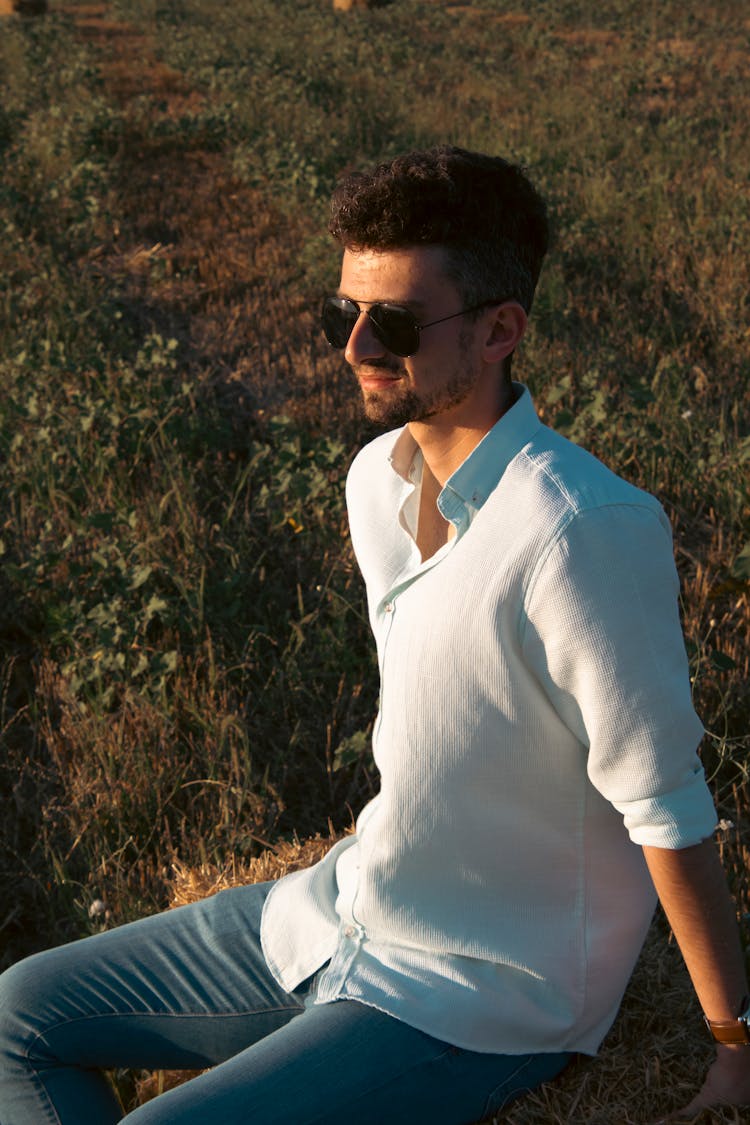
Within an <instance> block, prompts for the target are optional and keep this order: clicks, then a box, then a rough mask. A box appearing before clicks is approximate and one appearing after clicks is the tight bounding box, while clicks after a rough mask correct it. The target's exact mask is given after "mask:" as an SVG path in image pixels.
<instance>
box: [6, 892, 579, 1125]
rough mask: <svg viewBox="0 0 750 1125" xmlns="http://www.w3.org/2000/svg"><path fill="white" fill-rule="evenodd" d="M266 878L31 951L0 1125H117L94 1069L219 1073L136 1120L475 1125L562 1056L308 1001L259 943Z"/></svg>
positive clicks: (18, 997)
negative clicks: (271, 964)
mask: <svg viewBox="0 0 750 1125" xmlns="http://www.w3.org/2000/svg"><path fill="white" fill-rule="evenodd" d="M268 889H269V884H262V885H255V886H250V887H242V888H237V889H234V890H230V891H224V892H222V893H221V894H219V895H216V896H215V897H213V898H209V899H206V900H204V901H202V902H198V903H194V904H192V905H190V906H185V907H181V908H180V909H177V910H173V911H168V912H167V913H164V914H159V915H154V916H153V917H151V918H146V919H144V920H143V921H140V922H134V923H132V924H130V925H127V926H121V927H119V928H117V929H114V930H110V931H108V932H106V933H103V934H98V935H96V936H95V937H91V938H87V939H85V940H84V941H79V942H74V943H72V944H70V945H65V946H61V947H60V948H58V949H53V950H50V951H48V952H46V953H40V954H37V955H35V956H34V957H30V958H28V959H27V960H25V961H22V962H20V963H19V964H17V965H14V966H13V967H12V968H11V969H9V970H8V971H7V972H6V973H5V974H3V976H2V977H0V1125H84V1123H85V1125H110V1123H111V1122H115V1121H119V1120H121V1118H122V1112H121V1109H120V1107H119V1105H118V1104H117V1100H116V1098H115V1097H114V1094H113V1092H112V1089H111V1087H110V1085H109V1083H108V1081H107V1080H106V1079H105V1078H104V1076H103V1075H102V1074H101V1073H100V1068H114V1067H145V1068H149V1069H164V1068H199V1067H213V1069H212V1070H210V1071H208V1072H207V1073H205V1074H202V1075H200V1076H199V1077H197V1078H194V1079H193V1080H191V1081H190V1082H188V1083H186V1084H184V1085H183V1086H180V1087H178V1088H176V1089H175V1090H171V1091H168V1092H167V1093H165V1094H162V1095H161V1096H159V1097H158V1098H156V1099H154V1100H153V1101H152V1102H149V1103H147V1104H146V1105H144V1106H141V1107H140V1108H139V1109H137V1110H135V1111H134V1112H133V1113H131V1114H128V1116H127V1118H126V1120H127V1122H132V1123H133V1125H167V1123H172V1122H175V1123H176V1122H180V1123H181V1125H210V1123H211V1122H216V1123H217V1125H219V1123H220V1125H240V1123H242V1125H250V1123H252V1125H276V1123H278V1125H282V1123H284V1125H313V1123H323V1122H334V1121H340V1120H342V1119H344V1118H345V1119H346V1120H349V1121H352V1122H354V1123H355V1125H367V1123H370V1122H371V1123H372V1125H376V1123H377V1125H382V1122H383V1121H388V1122H391V1123H395V1125H398V1123H399V1122H404V1123H406V1122H409V1123H410V1125H415V1123H418V1122H420V1121H423V1120H424V1121H425V1122H426V1121H429V1122H430V1123H431V1125H432V1123H434V1125H440V1123H446V1125H447V1123H461V1122H465V1123H469V1122H472V1121H476V1120H478V1119H480V1118H481V1117H482V1116H484V1115H486V1114H489V1113H491V1112H494V1111H496V1110H497V1109H498V1108H499V1107H500V1106H502V1105H503V1104H505V1103H506V1102H508V1101H510V1100H512V1099H513V1097H516V1096H517V1095H518V1094H519V1093H522V1092H524V1091H525V1090H528V1089H531V1088H533V1087H534V1086H536V1085H538V1084H539V1083H541V1082H544V1081H546V1080H547V1079H549V1078H551V1077H553V1076H554V1075H555V1074H556V1073H557V1072H558V1071H559V1070H561V1069H562V1067H563V1066H564V1065H565V1063H566V1062H567V1059H568V1057H569V1056H568V1055H566V1054H555V1055H537V1056H534V1055H521V1056H502V1055H486V1054H478V1053H476V1052H472V1051H466V1050H461V1049H459V1048H456V1047H452V1046H451V1045H449V1044H448V1043H444V1042H441V1041H440V1040H437V1039H433V1038H432V1037H431V1036H429V1035H425V1034H424V1033H423V1032H420V1031H416V1030H414V1029H413V1028H411V1027H409V1026H407V1025H406V1024H404V1023H401V1022H400V1021H399V1020H396V1019H394V1018H393V1017H392V1016H389V1015H387V1014H386V1013H384V1012H381V1011H378V1010H377V1009H376V1008H371V1007H368V1006H365V1005H363V1004H359V1003H357V1002H356V1001H347V1000H343V1001H336V1002H335V1003H332V1004H324V1005H311V1006H308V1007H305V999H306V996H307V993H308V991H309V986H310V981H306V982H304V983H303V984H302V985H301V986H300V987H299V988H298V989H296V990H295V991H294V992H292V993H287V992H284V991H283V990H282V989H281V988H280V987H279V986H278V985H277V984H276V982H275V981H274V979H273V977H272V976H271V974H270V973H269V972H268V970H267V968H266V965H265V961H264V959H263V955H262V953H261V949H260V939H259V930H260V915H261V909H262V905H263V902H264V900H265V897H266V894H267V893H268Z"/></svg>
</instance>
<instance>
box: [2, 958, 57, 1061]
mask: <svg viewBox="0 0 750 1125" xmlns="http://www.w3.org/2000/svg"><path fill="white" fill-rule="evenodd" d="M43 956H44V955H43V954H35V955H33V956H32V957H27V958H26V959H25V960H23V961H17V962H16V964H15V965H11V967H10V968H9V969H6V970H5V972H4V973H2V974H0V1057H3V1058H9V1057H12V1056H17V1055H18V1054H23V1055H24V1056H25V1055H26V1054H27V1051H28V1048H29V1045H30V1044H31V1043H32V1042H33V1041H34V1040H36V1039H38V1038H39V1035H40V1032H41V1031H42V1029H43V1024H44V1009H45V1007H46V1004H45V1002H44V997H43V992H44V986H43V981H44V978H45V977H46V976H47V974H46V972H42V971H40V969H41V965H40V960H41V958H42V957H43Z"/></svg>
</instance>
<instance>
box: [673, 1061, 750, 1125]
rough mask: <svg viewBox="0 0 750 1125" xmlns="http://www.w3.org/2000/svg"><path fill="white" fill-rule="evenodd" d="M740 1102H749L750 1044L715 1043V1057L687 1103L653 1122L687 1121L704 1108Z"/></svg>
mask: <svg viewBox="0 0 750 1125" xmlns="http://www.w3.org/2000/svg"><path fill="white" fill-rule="evenodd" d="M743 1105H750V1047H748V1046H740V1047H724V1046H722V1045H721V1044H719V1045H717V1048H716V1060H715V1062H714V1063H713V1065H712V1066H711V1068H710V1070H709V1072H708V1074H707V1075H706V1080H705V1082H704V1083H703V1085H702V1087H701V1089H700V1091H699V1092H698V1093H697V1094H696V1096H695V1097H694V1098H693V1100H692V1101H691V1102H690V1104H689V1105H686V1106H685V1108H684V1109H680V1110H678V1111H676V1112H675V1113H670V1114H669V1116H667V1117H662V1118H660V1120H659V1121H656V1122H654V1125H666V1122H668V1121H674V1122H677V1121H690V1120H691V1118H695V1117H696V1115H697V1114H699V1113H700V1112H701V1111H702V1110H704V1109H714V1108H718V1107H720V1106H743Z"/></svg>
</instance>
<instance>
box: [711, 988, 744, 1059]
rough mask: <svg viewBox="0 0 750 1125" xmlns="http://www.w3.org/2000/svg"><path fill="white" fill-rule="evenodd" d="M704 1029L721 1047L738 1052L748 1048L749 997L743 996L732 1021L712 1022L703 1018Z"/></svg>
mask: <svg viewBox="0 0 750 1125" xmlns="http://www.w3.org/2000/svg"><path fill="white" fill-rule="evenodd" d="M704 1019H705V1021H706V1027H707V1028H708V1030H709V1031H710V1033H711V1035H712V1036H713V1037H714V1039H715V1040H716V1042H717V1043H718V1044H719V1045H720V1046H721V1047H725V1048H728V1049H731V1050H735V1051H736V1050H738V1049H741V1048H743V1047H748V1046H750V997H748V996H745V997H744V999H743V1000H742V1003H741V1004H740V1006H739V1010H738V1012H737V1015H736V1016H735V1017H734V1019H730V1020H724V1019H722V1020H713V1019H709V1018H708V1017H707V1016H704Z"/></svg>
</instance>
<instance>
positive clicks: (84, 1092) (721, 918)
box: [0, 148, 750, 1125]
mask: <svg viewBox="0 0 750 1125" xmlns="http://www.w3.org/2000/svg"><path fill="white" fill-rule="evenodd" d="M331 230H332V232H333V234H334V235H335V236H336V237H337V239H338V240H339V242H340V243H341V245H342V246H343V263H342V271H341V285H340V289H339V293H338V295H337V296H335V297H331V298H328V299H327V300H326V302H325V304H324V307H323V325H324V330H325V332H326V335H327V338H328V340H329V342H330V343H331V344H332V345H333V346H334V347H336V348H340V349H343V350H344V353H345V357H346V360H347V362H348V363H349V364H350V365H351V367H352V369H353V371H354V373H355V375H356V377H357V379H358V381H359V385H360V387H361V393H362V396H363V400H364V406H365V410H366V412H367V414H368V415H369V417H371V418H373V419H375V420H377V421H379V422H381V423H382V424H383V425H384V426H385V427H389V428H390V430H389V432H387V433H386V434H385V435H384V436H382V437H380V438H378V439H377V440H375V441H374V442H372V443H370V445H368V446H367V447H366V448H365V449H364V450H363V451H362V452H361V453H360V455H359V456H358V458H357V459H356V460H355V462H354V465H353V467H352V470H351V473H350V476H349V480H348V486H347V497H348V505H349V514H350V524H351V532H352V540H353V543H354V547H355V550H356V553H357V557H358V560H359V563H360V566H361V569H362V572H363V576H364V579H365V582H366V584H367V594H368V602H369V608H370V617H371V622H372V626H373V631H374V633H375V639H376V642H377V647H378V655H379V662H380V674H381V697H380V708H379V715H378V719H377V723H376V728H375V734H374V739H373V741H374V753H375V757H376V761H377V764H378V766H379V769H380V772H381V790H380V793H379V794H378V796H377V797H376V798H375V799H374V800H373V801H371V802H370V803H369V804H368V805H367V806H366V808H365V809H364V811H363V812H362V814H361V815H360V817H359V820H358V822H357V831H356V834H355V835H354V836H351V837H348V838H346V839H345V840H342V841H340V842H339V843H338V844H337V845H336V846H335V847H334V848H333V849H332V851H331V852H330V853H329V854H328V856H327V857H326V858H325V859H324V860H323V861H322V862H321V863H319V864H317V865H316V866H315V867H313V868H311V869H309V870H307V871H302V872H297V873H295V874H293V875H291V876H288V877H287V878H285V879H283V880H281V881H279V882H278V883H277V884H275V885H273V886H268V885H265V886H261V887H249V888H241V889H239V890H235V891H229V892H225V893H224V894H222V895H219V896H217V897H216V898H213V899H210V900H208V901H207V902H203V903H198V904H194V905H193V906H189V907H185V908H183V909H181V910H178V911H173V912H171V913H168V914H166V915H159V916H156V917H154V918H148V919H145V920H144V921H143V922H137V923H134V924H133V925H132V926H124V927H122V928H121V929H119V930H113V931H110V932H108V933H105V934H102V935H97V936H96V937H93V938H89V939H87V940H86V941H85V942H81V943H75V944H74V945H71V946H66V947H63V948H62V949H59V950H52V951H50V952H49V953H46V954H42V955H39V956H37V957H34V958H30V959H29V960H27V961H26V962H23V963H22V964H21V965H19V966H16V967H14V968H13V969H12V970H10V971H9V972H8V973H7V974H5V976H4V978H3V985H2V992H1V993H0V1014H1V1015H2V1019H1V1021H0V1022H1V1023H2V1026H1V1027H0V1049H1V1050H2V1055H1V1056H0V1061H1V1063H2V1069H1V1070H0V1121H2V1122H3V1123H4V1125H5V1123H6V1122H7V1123H9V1125H27V1123H31V1122H33V1123H34V1125H37V1123H38V1122H41V1121H56V1122H62V1123H63V1125H68V1123H70V1122H76V1123H79V1122H81V1121H87V1122H88V1121H91V1122H98V1123H108V1122H111V1121H116V1120H118V1116H119V1114H118V1109H117V1106H116V1104H115V1102H114V1099H113V1097H112V1095H111V1092H110V1090H109V1087H108V1086H107V1084H106V1083H105V1082H104V1081H103V1079H102V1078H101V1076H100V1075H99V1073H98V1071H97V1069H96V1068H100V1067H108V1066H109V1067H111V1066H127V1065H130V1066H146V1067H168V1066H169V1067H174V1066H177V1067H180V1066H181V1067H196V1066H208V1065H214V1069H213V1070H211V1071H210V1072H208V1073H207V1074H204V1075H201V1076H200V1077H199V1078H197V1079H195V1080H193V1081H192V1082H189V1083H187V1084H186V1085H184V1086H182V1087H179V1088H178V1089H177V1090H174V1091H170V1092H169V1093H167V1094H164V1095H163V1096H162V1097H160V1098H157V1099H155V1101H153V1102H151V1103H149V1104H148V1105H146V1106H144V1107H141V1108H140V1109H138V1110H136V1111H135V1112H134V1113H133V1114H131V1115H130V1116H129V1117H128V1121H132V1122H134V1123H136V1122H137V1123H138V1125H146V1123H156V1122H159V1123H164V1122H170V1123H171V1122H181V1123H191V1125H192V1123H197V1122H201V1123H202V1125H205V1123H206V1122H212V1121H216V1122H221V1123H222V1125H227V1123H232V1122H237V1123H239V1122H250V1121H252V1122H254V1123H261V1125H270V1123H272V1122H279V1123H281V1122H294V1123H295V1125H300V1123H306V1122H310V1123H311V1122H333V1121H334V1120H340V1119H342V1118H343V1117H344V1116H346V1118H347V1119H348V1120H351V1121H353V1122H357V1123H359V1125H362V1123H370V1122H371V1123H373V1125H375V1123H381V1122H383V1121H388V1122H425V1123H428V1122H429V1123H430V1125H440V1123H449V1122H452V1123H459V1122H464V1123H469V1122H472V1121H476V1120H478V1119H480V1118H482V1117H483V1116H488V1115H490V1114H491V1113H493V1112H494V1111H496V1110H498V1109H499V1108H501V1107H502V1106H503V1105H505V1104H506V1103H507V1102H508V1101H510V1100H511V1099H512V1098H513V1097H515V1096H517V1095H518V1094H520V1093H522V1092H523V1091H525V1090H528V1089H530V1088H532V1087H534V1086H535V1085H538V1084H539V1083H540V1082H543V1081H545V1080H547V1079H548V1078H551V1077H553V1076H554V1075H555V1074H556V1073H558V1072H559V1071H560V1070H561V1069H562V1067H563V1066H564V1065H565V1063H566V1061H567V1059H568V1058H569V1056H570V1054H571V1053H572V1052H579V1051H582V1052H588V1053H594V1052H596V1050H597V1048H598V1046H599V1044H600V1042H601V1040H602V1039H603V1037H604V1035H605V1034H606V1032H607V1030H608V1028H609V1026H610V1025H611V1023H612V1020H613V1019H614V1016H615V1014H616V1011H617V1007H618V1004H619V1002H620V999H621V996H622V993H623V991H624V988H625V986H626V983H627V980H628V977H629V975H630V972H631V970H632V967H633V964H634V962H635V959H636V957H637V954H638V951H639V948H640V945H641V942H642V940H643V937H644V935H645V932H646V929H647V927H648V924H649V919H650V916H651V913H652V910H653V905H654V897H653V887H652V881H653V884H654V885H655V887H656V890H657V892H658V894H659V896H660V898H661V900H662V902H663V904H664V906H665V909H666V911H667V914H668V916H669V918H670V921H671V924H672V926H673V928H674V931H675V934H676V936H677V939H678V941H679V943H680V947H681V949H682V951H683V953H684V955H685V959H686V961H687V964H688V967H689V969H690V972H691V974H692V977H693V980H694V982H695V987H696V989H697V992H698V996H699V998H700V1001H701V1003H702V1005H703V1008H704V1011H705V1013H706V1016H707V1018H708V1019H709V1020H711V1021H713V1025H714V1029H715V1033H716V1034H717V1035H718V1036H720V1037H724V1038H729V1039H730V1040H734V1041H735V1043H736V1045H734V1044H729V1045H720V1046H719V1048H718V1053H717V1059H716V1062H715V1063H714V1065H713V1067H712V1068H711V1071H710V1073H709V1076H708V1079H707V1081H706V1084H705V1086H704V1088H703V1090H702V1091H701V1093H700V1094H699V1095H698V1096H697V1097H696V1099H695V1100H694V1102H693V1103H692V1105H691V1109H695V1110H697V1109H698V1108H699V1107H700V1106H702V1105H710V1104H714V1103H716V1102H722V1101H723V1102H728V1103H733V1104H741V1103H744V1102H750V1065H749V1064H750V1053H746V1049H745V1044H746V1043H747V1040H748V1038H749V1037H748V1034H747V1028H746V1025H745V1024H744V1023H743V1021H742V1020H741V1019H739V1018H738V1017H739V1016H740V1015H744V1014H745V1011H746V1009H747V1006H748V1001H747V1000H745V999H743V997H744V996H745V993H746V980H745V977H744V971H743V965H742V956H741V953H740V948H739V942H738V937H737V931H736V925H735V920H734V913H733V909H732V906H731V902H730V900H729V897H728V894H727V891H726V887H725V884H724V882H723V877H722V874H721V871H720V868H719V867H718V863H717V860H716V857H715V853H714V851H713V847H712V844H711V843H710V841H709V837H710V835H711V833H712V831H713V828H714V823H715V818H714V811H713V806H712V803H711V800H710V797H709V794H708V791H707V789H706V785H705V781H704V778H703V773H702V770H701V767H700V763H699V761H698V758H697V756H696V746H697V744H698V741H699V739H700V736H701V726H700V723H699V722H698V720H697V718H696V716H695V714H694V712H693V710H692V706H691V703H690V693H689V687H688V680H687V668H686V661H685V654H684V648H683V644H682V639H681V635H680V628H679V620H678V615H677V608H676V592H677V587H676V576H675V573H674V567H673V563H672V555H671V541H670V535H669V529H668V526H667V524H666V520H665V517H664V515H663V512H662V510H661V508H660V507H659V505H658V504H657V503H656V501H655V500H653V498H651V497H649V496H647V495H646V494H644V493H642V492H640V491H639V490H637V489H635V488H633V487H632V486H630V485H628V484H626V483H625V482H624V481H621V480H620V479H619V478H617V477H615V476H614V475H613V474H612V473H610V472H609V471H608V470H606V469H605V468H604V466H602V465H601V464H600V463H599V462H597V461H596V460H595V459H594V458H592V457H590V456H589V455H588V454H586V453H585V452H583V451H582V450H580V449H578V448H577V447H575V446H573V445H571V444H570V443H568V442H566V441H565V440H563V439H561V438H560V437H558V436H557V435H555V434H554V433H552V432H551V431H550V430H548V429H547V428H546V427H544V426H542V425H541V424H540V423H539V421H538V419H537V417H536V414H535V412H534V408H533V405H532V403H531V399H530V397H529V394H528V392H527V391H526V390H525V388H523V387H522V386H521V385H520V384H515V383H513V382H512V381H511V379H510V365H511V361H512V356H513V354H514V351H515V349H516V347H517V346H518V344H519V342H520V341H521V339H522V337H523V334H524V331H525V328H526V323H527V316H528V313H529V310H530V307H531V302H532V297H533V291H534V286H535V284H536V281H537V278H538V275H539V270H540V268H541V263H542V259H543V257H544V253H545V251H546V245H547V223H546V217H545V209H544V205H543V203H542V201H541V199H540V198H539V196H538V195H537V193H536V192H535V190H534V189H533V187H532V186H531V185H530V183H529V182H528V180H527V179H526V177H525V176H524V175H523V173H522V172H521V171H520V170H519V169H517V168H515V167H514V166H512V165H510V164H507V163H506V162H504V161H502V160H500V159H493V158H490V157H486V156H481V155H478V154H472V153H467V152H465V151H463V150H459V149H452V148H441V149H436V150H430V151H428V152H417V153H410V154H408V155H406V156H404V157H402V158H400V159H398V160H396V161H394V162H392V163H389V164H384V165H381V166H379V167H378V168H377V169H375V171H374V172H373V173H371V174H369V175H365V176H351V177H349V178H347V179H346V180H345V181H344V182H343V183H342V184H341V185H340V186H339V188H338V190H337V192H336V193H335V195H334V201H333V218H332V223H331ZM393 427H397V429H396V431H395V432H393ZM261 912H262V913H261Z"/></svg>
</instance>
